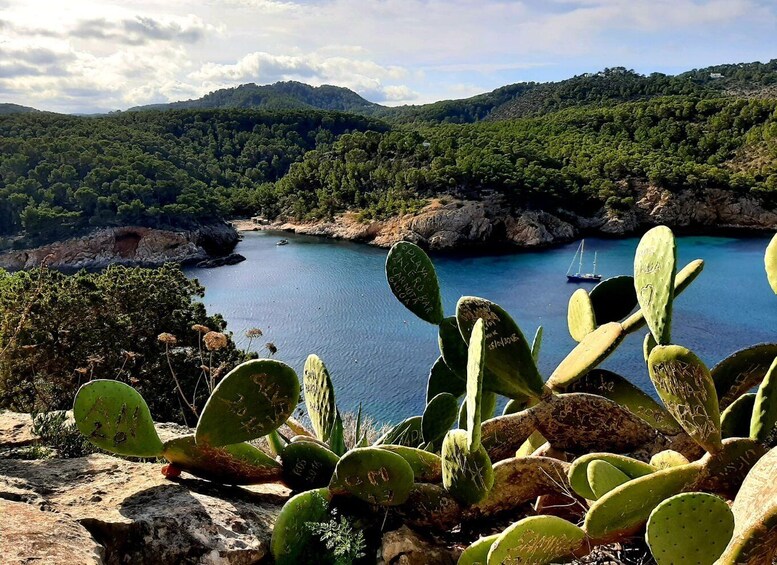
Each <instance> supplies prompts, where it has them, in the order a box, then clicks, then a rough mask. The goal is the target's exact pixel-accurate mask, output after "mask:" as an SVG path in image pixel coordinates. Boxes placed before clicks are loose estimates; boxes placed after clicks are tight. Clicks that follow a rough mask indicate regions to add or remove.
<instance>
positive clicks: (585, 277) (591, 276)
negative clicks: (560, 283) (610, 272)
mask: <svg viewBox="0 0 777 565" xmlns="http://www.w3.org/2000/svg"><path fill="white" fill-rule="evenodd" d="M583 253H585V240H584V239H583V240H581V241H580V245H579V246H578V247H577V251H575V256H574V257H572V262H571V263H570V264H569V269H567V282H599V281H600V280H602V275H597V274H596V252H595V251H594V270H593V272H591V273H584V272H583ZM578 257H579V262H578V264H577V272H576V273H575V274H572V267H573V266H574V265H575V259H578Z"/></svg>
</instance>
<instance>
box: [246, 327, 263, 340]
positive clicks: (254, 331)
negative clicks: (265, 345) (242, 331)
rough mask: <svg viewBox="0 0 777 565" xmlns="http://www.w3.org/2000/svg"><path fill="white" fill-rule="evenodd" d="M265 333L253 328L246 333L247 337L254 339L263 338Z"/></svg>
mask: <svg viewBox="0 0 777 565" xmlns="http://www.w3.org/2000/svg"><path fill="white" fill-rule="evenodd" d="M263 335H264V333H263V332H262V330H260V329H259V328H251V329H249V330H248V331H246V337H247V338H250V339H253V338H255V337H262V336H263Z"/></svg>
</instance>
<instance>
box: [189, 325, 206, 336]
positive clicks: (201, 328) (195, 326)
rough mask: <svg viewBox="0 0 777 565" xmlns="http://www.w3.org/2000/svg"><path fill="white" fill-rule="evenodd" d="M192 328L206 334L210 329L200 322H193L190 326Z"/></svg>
mask: <svg viewBox="0 0 777 565" xmlns="http://www.w3.org/2000/svg"><path fill="white" fill-rule="evenodd" d="M192 329H193V330H194V331H195V332H199V333H201V334H206V333H208V332H209V331H210V328H209V327H208V326H203V325H202V324H194V325H193V326H192Z"/></svg>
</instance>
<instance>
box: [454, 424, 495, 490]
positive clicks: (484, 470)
mask: <svg viewBox="0 0 777 565" xmlns="http://www.w3.org/2000/svg"><path fill="white" fill-rule="evenodd" d="M469 444H470V441H469V435H468V434H467V432H465V431H464V430H452V431H450V432H448V433H447V434H446V435H445V439H444V440H443V442H442V453H441V457H442V483H443V486H444V487H445V490H447V491H448V492H450V493H451V495H453V497H454V498H455V499H456V500H458V501H459V502H462V503H464V504H477V503H478V502H480V501H481V500H483V499H484V498H485V497H486V496H487V495H488V492H489V490H491V487H492V486H493V484H494V470H493V468H492V467H491V460H490V459H489V458H488V454H487V453H486V450H485V449H484V448H483V446H482V445H479V446H478V447H477V449H475V450H474V451H470V450H469V447H468V446H469Z"/></svg>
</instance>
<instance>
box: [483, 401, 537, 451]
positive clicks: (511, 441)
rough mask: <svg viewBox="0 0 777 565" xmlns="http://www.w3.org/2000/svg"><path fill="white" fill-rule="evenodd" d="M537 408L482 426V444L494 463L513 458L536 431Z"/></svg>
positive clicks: (498, 418) (494, 420) (500, 418)
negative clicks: (535, 414) (535, 413)
mask: <svg viewBox="0 0 777 565" xmlns="http://www.w3.org/2000/svg"><path fill="white" fill-rule="evenodd" d="M536 410H537V406H532V407H531V408H528V409H526V410H522V411H520V412H516V413H515V414H508V415H506V416H497V417H496V418H491V419H490V420H486V421H485V422H483V424H482V425H481V427H480V429H481V443H482V444H483V446H484V447H485V448H486V451H488V456H489V457H491V459H492V460H493V461H501V460H502V459H507V458H508V457H513V456H514V455H515V452H516V451H517V450H518V449H519V448H520V447H521V445H523V443H524V442H525V441H526V440H527V439H529V437H530V436H531V435H532V433H533V432H534V431H535V424H536V418H535V416H534V412H535V411H536Z"/></svg>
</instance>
